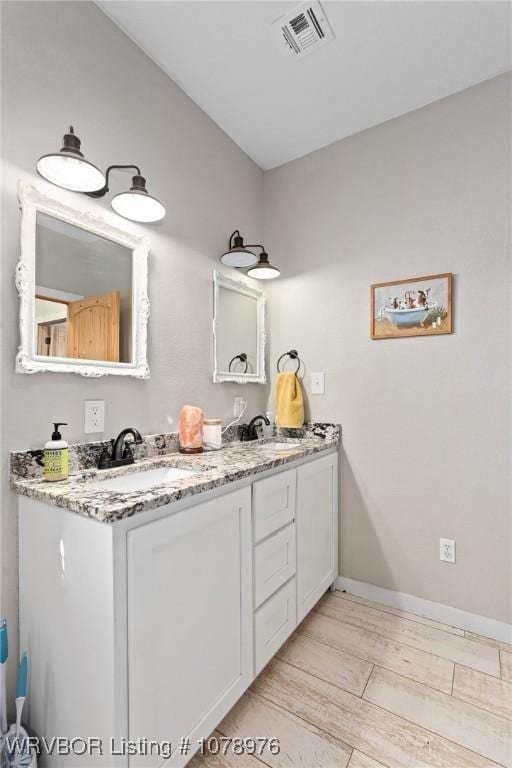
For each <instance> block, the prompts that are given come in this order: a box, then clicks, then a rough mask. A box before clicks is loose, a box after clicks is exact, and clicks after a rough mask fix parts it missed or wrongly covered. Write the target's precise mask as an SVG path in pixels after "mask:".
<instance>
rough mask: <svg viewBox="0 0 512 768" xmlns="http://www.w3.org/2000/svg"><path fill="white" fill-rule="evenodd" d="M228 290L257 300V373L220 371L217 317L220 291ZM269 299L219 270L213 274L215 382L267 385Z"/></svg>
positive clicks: (257, 290)
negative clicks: (266, 317) (266, 357)
mask: <svg viewBox="0 0 512 768" xmlns="http://www.w3.org/2000/svg"><path fill="white" fill-rule="evenodd" d="M220 288H227V289H228V290H231V291H237V293H242V294H244V295H245V296H250V297H251V298H252V299H256V313H257V318H256V319H257V350H256V361H257V371H256V373H227V372H224V371H222V372H221V371H219V370H218V364H217V315H218V310H219V289H220ZM266 302H267V299H266V297H265V294H264V292H263V291H262V290H259V289H258V288H252V287H251V286H250V285H248V283H245V282H242V281H241V280H233V279H232V278H231V277H227V276H226V275H224V274H223V273H222V272H218V271H217V270H215V271H214V273H213V381H214V383H215V384H220V383H222V382H225V381H233V382H236V383H237V384H266V382H267V377H266V373H265V345H266V342H267V334H266V331H265V307H266Z"/></svg>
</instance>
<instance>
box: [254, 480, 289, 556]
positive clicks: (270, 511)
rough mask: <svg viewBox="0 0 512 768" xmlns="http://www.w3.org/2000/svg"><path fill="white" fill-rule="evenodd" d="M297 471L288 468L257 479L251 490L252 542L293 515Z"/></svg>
mask: <svg viewBox="0 0 512 768" xmlns="http://www.w3.org/2000/svg"><path fill="white" fill-rule="evenodd" d="M296 484H297V472H296V470H295V469H289V470H288V471H287V472H280V473H279V474H278V475H274V476H273V477H267V478H265V480H257V481H256V482H255V483H254V486H253V488H254V490H253V521H254V522H253V525H254V542H255V543H257V542H258V541H261V540H262V539H264V538H265V537H266V536H268V535H269V534H271V533H273V532H274V531H277V530H278V529H279V528H282V527H283V526H285V525H286V524H287V523H290V522H291V521H292V520H293V519H294V517H295V486H296Z"/></svg>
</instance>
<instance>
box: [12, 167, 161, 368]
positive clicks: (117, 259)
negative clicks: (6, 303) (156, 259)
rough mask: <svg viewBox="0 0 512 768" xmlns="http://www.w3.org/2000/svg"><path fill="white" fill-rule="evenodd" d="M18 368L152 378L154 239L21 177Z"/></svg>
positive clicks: (17, 284) (17, 285) (17, 273)
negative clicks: (75, 205) (149, 354)
mask: <svg viewBox="0 0 512 768" xmlns="http://www.w3.org/2000/svg"><path fill="white" fill-rule="evenodd" d="M18 196H19V201H20V206H21V254H20V260H19V262H18V265H17V268H16V287H17V289H18V293H19V297H20V347H19V351H18V354H17V356H16V371H17V373H42V372H46V371H51V372H56V373H58V372H60V373H78V374H81V375H82V376H105V375H107V374H109V375H116V376H135V377H137V378H140V379H146V378H148V377H149V367H148V363H147V349H146V347H147V323H148V317H149V300H148V295H147V283H148V276H147V275H148V272H147V259H148V253H149V241H148V239H147V238H146V237H139V236H137V235H133V234H131V233H129V232H125V231H124V230H122V229H118V228H117V227H113V226H112V225H111V224H109V223H107V222H106V221H104V220H103V219H102V218H100V217H97V216H94V215H93V214H91V213H88V212H83V211H79V210H75V209H74V208H71V207H68V206H67V205H63V204H62V203H60V202H57V201H56V200H52V199H51V198H49V197H46V196H45V195H43V194H41V193H40V192H39V191H38V190H37V189H35V188H34V187H31V186H28V185H26V184H24V183H23V182H20V184H19V189H18Z"/></svg>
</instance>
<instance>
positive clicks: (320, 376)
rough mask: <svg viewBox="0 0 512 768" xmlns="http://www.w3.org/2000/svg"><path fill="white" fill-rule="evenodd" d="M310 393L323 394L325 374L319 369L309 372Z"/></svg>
mask: <svg viewBox="0 0 512 768" xmlns="http://www.w3.org/2000/svg"><path fill="white" fill-rule="evenodd" d="M311 394H312V395H323V394H325V374H324V373H323V372H321V371H318V372H316V373H312V374H311Z"/></svg>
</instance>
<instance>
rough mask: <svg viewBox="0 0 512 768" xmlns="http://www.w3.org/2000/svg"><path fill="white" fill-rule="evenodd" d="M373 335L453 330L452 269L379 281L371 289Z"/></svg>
mask: <svg viewBox="0 0 512 768" xmlns="http://www.w3.org/2000/svg"><path fill="white" fill-rule="evenodd" d="M370 305H371V312H370V333H371V337H372V339H399V338H401V337H404V336H438V335H439V334H442V333H451V332H452V273H451V272H446V273H444V274H442V275H427V276H426V277H411V278H409V279H408V280H390V281H389V282H388V283H375V284H374V285H372V286H371V291H370Z"/></svg>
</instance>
